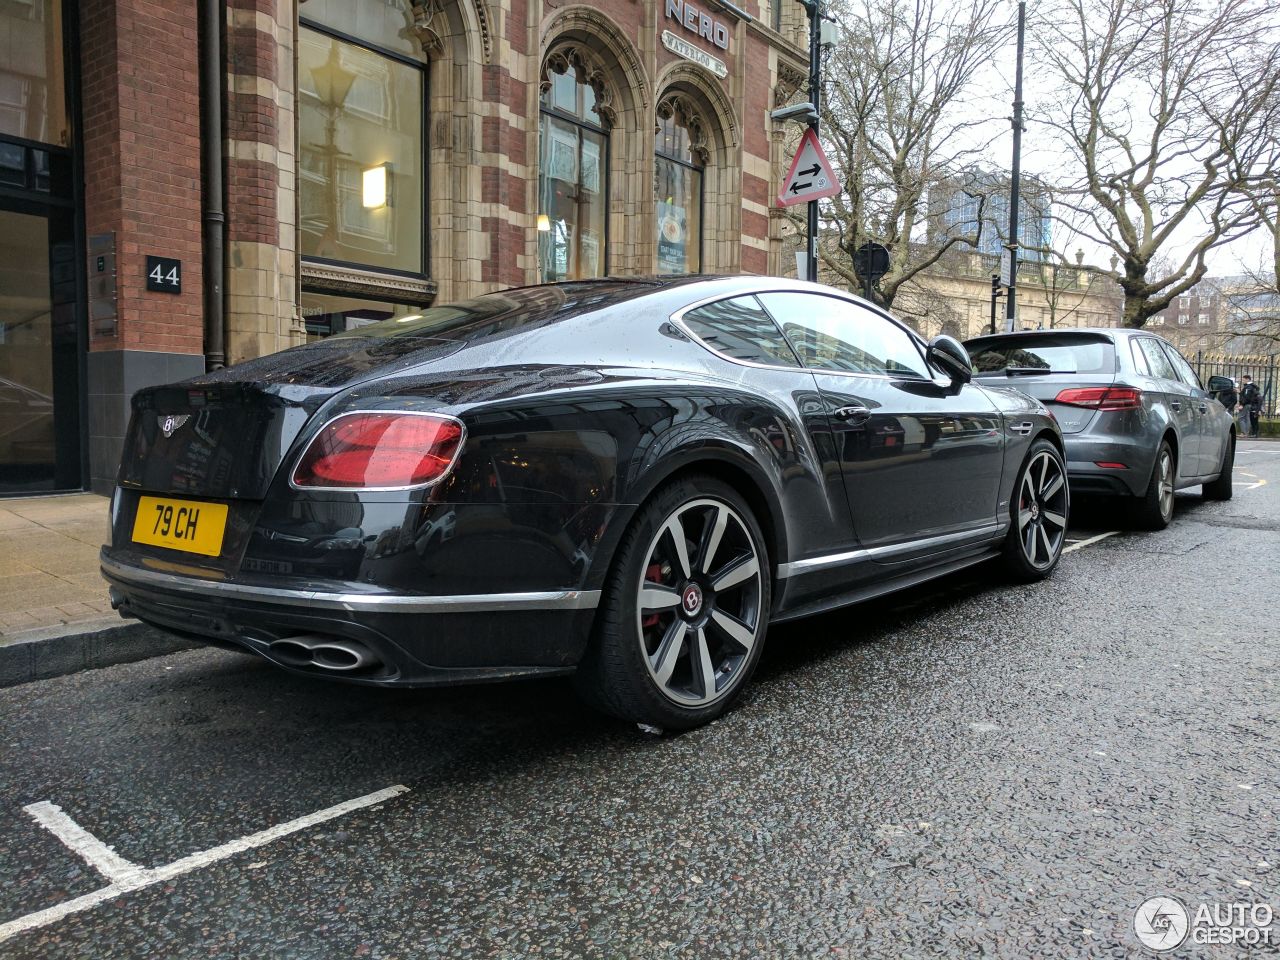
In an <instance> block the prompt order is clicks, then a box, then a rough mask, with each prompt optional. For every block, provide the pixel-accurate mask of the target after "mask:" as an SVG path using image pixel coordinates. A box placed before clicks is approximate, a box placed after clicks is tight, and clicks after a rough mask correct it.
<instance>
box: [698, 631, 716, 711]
mask: <svg viewBox="0 0 1280 960" xmlns="http://www.w3.org/2000/svg"><path fill="white" fill-rule="evenodd" d="M693 636H694V642H693V646H694V648H695V649H696V650H697V655H698V663H697V672H698V676H699V678H701V680H702V697H703V699H704V700H710V699H711V698H712V697H714V696H715V695H716V668H715V667H714V666H712V664H711V648H710V647H709V646H708V645H707V631H706V630H698V631H696V632H695V633H694V635H693Z"/></svg>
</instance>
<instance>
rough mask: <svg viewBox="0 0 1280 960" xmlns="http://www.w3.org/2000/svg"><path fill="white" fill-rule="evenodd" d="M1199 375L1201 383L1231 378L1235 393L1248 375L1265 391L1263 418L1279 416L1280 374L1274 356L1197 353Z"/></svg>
mask: <svg viewBox="0 0 1280 960" xmlns="http://www.w3.org/2000/svg"><path fill="white" fill-rule="evenodd" d="M1195 368H1196V374H1197V375H1198V376H1199V377H1200V382H1201V383H1206V382H1207V381H1208V380H1209V378H1210V377H1231V379H1233V380H1235V381H1236V389H1237V390H1238V389H1239V388H1240V383H1241V379H1240V378H1241V377H1243V376H1244V375H1245V374H1246V373H1247V374H1248V375H1249V376H1250V377H1252V378H1253V382H1254V383H1256V384H1257V385H1258V389H1259V390H1260V391H1262V414H1263V416H1267V417H1274V416H1276V414H1277V413H1278V412H1280V409H1278V408H1280V398H1278V397H1277V396H1276V390H1277V384H1276V374H1277V372H1280V363H1278V362H1277V358H1276V357H1275V356H1274V355H1273V356H1270V357H1264V356H1230V355H1229V354H1220V353H1205V352H1204V351H1203V350H1200V351H1197V352H1196V359H1195Z"/></svg>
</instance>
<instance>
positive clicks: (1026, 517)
mask: <svg viewBox="0 0 1280 960" xmlns="http://www.w3.org/2000/svg"><path fill="white" fill-rule="evenodd" d="M1030 522H1031V511H1030V510H1019V511H1018V530H1020V531H1021V530H1025V529H1027V524H1028V523H1030Z"/></svg>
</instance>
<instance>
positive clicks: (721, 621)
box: [711, 610, 756, 653]
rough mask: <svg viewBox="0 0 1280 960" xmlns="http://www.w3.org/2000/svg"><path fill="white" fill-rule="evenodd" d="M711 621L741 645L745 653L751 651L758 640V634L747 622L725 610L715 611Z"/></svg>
mask: <svg viewBox="0 0 1280 960" xmlns="http://www.w3.org/2000/svg"><path fill="white" fill-rule="evenodd" d="M711 622H712V623H714V624H715V625H716V626H717V627H719V628H720V629H721V630H723V631H724V633H725V634H726V635H727V636H728V637H729V639H730V640H732V641H733V642H734V643H736V644H737V645H738V646H740V647H741V648H742V649H743V651H744V652H745V653H750V652H751V648H752V647H753V646H754V645H755V642H756V635H755V633H754V631H752V629H751V628H750V627H748V626H747V625H746V624H745V623H743V622H742V621H741V620H739V619H738V618H737V617H731V616H729V614H727V613H725V612H724V611H723V610H715V611H713V612H712V614H711Z"/></svg>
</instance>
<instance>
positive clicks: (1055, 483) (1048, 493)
mask: <svg viewBox="0 0 1280 960" xmlns="http://www.w3.org/2000/svg"><path fill="white" fill-rule="evenodd" d="M1061 489H1062V474H1060V473H1059V474H1057V475H1056V476H1055V477H1054V478H1053V479H1052V480H1050V481H1049V484H1048V486H1046V487H1042V488H1041V490H1040V499H1041V500H1048V499H1049V498H1050V497H1052V496H1053V495H1054V494H1055V493H1057V492H1058V491H1059V490H1061Z"/></svg>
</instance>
